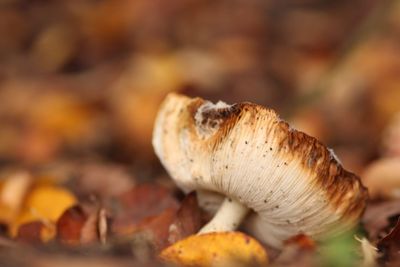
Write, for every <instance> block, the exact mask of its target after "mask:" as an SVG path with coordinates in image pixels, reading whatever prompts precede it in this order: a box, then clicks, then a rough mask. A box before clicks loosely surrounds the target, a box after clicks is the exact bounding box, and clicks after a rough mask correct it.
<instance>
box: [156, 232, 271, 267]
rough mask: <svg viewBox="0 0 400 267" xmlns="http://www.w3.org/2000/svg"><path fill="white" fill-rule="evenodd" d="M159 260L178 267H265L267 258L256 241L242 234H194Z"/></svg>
mask: <svg viewBox="0 0 400 267" xmlns="http://www.w3.org/2000/svg"><path fill="white" fill-rule="evenodd" d="M160 258H161V259H162V260H164V261H166V262H168V263H171V264H176V265H178V266H202V267H208V266H265V265H267V264H268V255H267V253H266V251H265V249H264V248H263V247H262V246H261V244H260V243H259V242H258V241H256V240H255V239H254V238H252V237H250V236H247V235H245V234H243V233H240V232H221V233H207V234H202V235H193V236H190V237H188V238H186V239H184V240H181V241H179V242H177V243H175V244H173V245H171V246H170V247H167V248H166V249H164V250H163V251H162V252H161V254H160Z"/></svg>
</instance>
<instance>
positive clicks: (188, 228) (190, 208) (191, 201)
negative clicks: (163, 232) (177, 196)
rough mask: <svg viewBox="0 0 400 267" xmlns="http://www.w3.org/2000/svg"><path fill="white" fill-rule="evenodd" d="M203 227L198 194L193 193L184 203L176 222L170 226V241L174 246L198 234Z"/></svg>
mask: <svg viewBox="0 0 400 267" xmlns="http://www.w3.org/2000/svg"><path fill="white" fill-rule="evenodd" d="M202 226H203V223H202V212H201V209H200V208H199V205H198V203H197V197H196V193H194V192H193V193H191V194H189V195H187V196H186V197H185V199H184V200H183V201H182V203H181V206H180V208H179V209H178V212H177V214H176V218H175V220H174V222H173V223H172V224H171V225H170V226H169V237H168V241H169V243H170V244H173V243H175V242H177V241H179V240H181V239H183V238H185V237H188V236H189V235H192V234H195V233H197V232H198V231H199V230H200V228H201V227H202Z"/></svg>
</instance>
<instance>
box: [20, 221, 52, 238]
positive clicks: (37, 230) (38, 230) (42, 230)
mask: <svg viewBox="0 0 400 267" xmlns="http://www.w3.org/2000/svg"><path fill="white" fill-rule="evenodd" d="M55 234H56V229H55V227H54V225H53V224H46V223H43V222H41V221H33V222H29V223H25V224H23V225H21V226H20V227H19V228H18V233H17V236H16V239H17V240H18V241H21V242H24V243H41V242H47V241H49V240H51V239H53V238H54V236H55Z"/></svg>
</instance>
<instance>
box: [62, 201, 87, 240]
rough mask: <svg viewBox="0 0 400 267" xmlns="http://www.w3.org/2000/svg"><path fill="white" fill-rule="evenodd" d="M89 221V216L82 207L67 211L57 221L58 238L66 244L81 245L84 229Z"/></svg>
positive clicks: (74, 207)
mask: <svg viewBox="0 0 400 267" xmlns="http://www.w3.org/2000/svg"><path fill="white" fill-rule="evenodd" d="M87 221H88V216H87V215H86V214H85V212H84V211H83V209H82V208H81V207H80V206H73V207H71V208H69V209H67V210H66V211H65V212H64V213H63V214H62V215H61V217H60V218H59V219H58V221H57V238H58V239H59V240H60V241H61V242H62V243H65V244H69V245H76V244H79V243H80V241H81V233H82V228H83V227H84V225H85V223H86V222H87Z"/></svg>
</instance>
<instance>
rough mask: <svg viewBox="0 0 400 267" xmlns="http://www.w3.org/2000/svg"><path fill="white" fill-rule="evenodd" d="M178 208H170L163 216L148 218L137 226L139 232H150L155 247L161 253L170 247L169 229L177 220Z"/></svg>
mask: <svg viewBox="0 0 400 267" xmlns="http://www.w3.org/2000/svg"><path fill="white" fill-rule="evenodd" d="M176 212H177V210H176V208H168V209H166V210H164V211H163V212H162V213H161V214H159V215H157V216H154V217H150V218H147V219H146V220H144V221H142V223H141V224H139V225H138V226H137V230H136V231H138V232H148V233H149V234H150V235H151V237H152V242H153V247H154V248H155V249H156V250H158V251H160V250H162V249H163V248H165V247H167V246H168V245H169V242H168V237H169V229H170V225H171V223H172V222H173V221H174V219H175V218H176V217H175V216H176Z"/></svg>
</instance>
